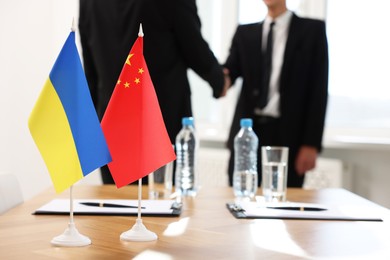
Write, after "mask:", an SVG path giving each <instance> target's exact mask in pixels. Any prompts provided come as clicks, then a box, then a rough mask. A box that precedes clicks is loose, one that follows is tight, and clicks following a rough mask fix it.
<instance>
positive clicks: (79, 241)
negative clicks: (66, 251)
mask: <svg viewBox="0 0 390 260" xmlns="http://www.w3.org/2000/svg"><path fill="white" fill-rule="evenodd" d="M69 201H70V210H69V213H70V221H69V224H68V227H67V228H66V229H65V231H64V233H62V235H59V236H56V237H54V238H53V239H52V240H51V244H52V245H55V246H66V247H74V246H87V245H90V244H91V239H89V238H88V237H86V236H84V235H82V234H80V233H79V231H78V230H77V228H76V225H75V223H74V220H73V185H72V186H70V199H69Z"/></svg>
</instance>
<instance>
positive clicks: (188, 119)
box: [181, 117, 194, 126]
mask: <svg viewBox="0 0 390 260" xmlns="http://www.w3.org/2000/svg"><path fill="white" fill-rule="evenodd" d="M181 123H182V125H192V126H193V125H194V118H193V117H183V118H182V120H181Z"/></svg>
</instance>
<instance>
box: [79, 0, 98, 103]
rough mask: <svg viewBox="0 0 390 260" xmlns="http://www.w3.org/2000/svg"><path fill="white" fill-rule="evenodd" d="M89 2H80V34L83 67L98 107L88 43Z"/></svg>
mask: <svg viewBox="0 0 390 260" xmlns="http://www.w3.org/2000/svg"><path fill="white" fill-rule="evenodd" d="M87 4H88V2H87V1H83V0H81V1H80V11H79V12H80V18H79V32H80V42H81V45H82V49H83V51H82V57H83V67H84V73H85V77H86V78H87V81H88V86H89V91H90V92H91V97H92V101H93V103H94V105H95V108H96V106H97V102H98V97H97V96H98V87H97V81H98V78H97V71H96V69H95V65H94V63H93V59H92V53H91V48H90V46H89V42H88V35H87V33H88V25H87V24H88V22H87V21H86V18H85V17H86V16H87V15H86V13H87V12H89V10H88V6H87Z"/></svg>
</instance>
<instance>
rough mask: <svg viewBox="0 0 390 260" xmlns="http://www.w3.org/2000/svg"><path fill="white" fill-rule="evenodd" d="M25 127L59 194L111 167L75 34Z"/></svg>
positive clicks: (60, 56) (65, 46)
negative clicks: (102, 167) (90, 175)
mask: <svg viewBox="0 0 390 260" xmlns="http://www.w3.org/2000/svg"><path fill="white" fill-rule="evenodd" d="M28 126H29V129H30V132H31V135H32V137H33V139H34V141H35V143H36V145H37V147H38V149H39V151H40V153H41V155H42V157H43V160H44V161H45V164H46V166H47V169H48V171H49V173H50V176H51V179H52V182H53V184H54V188H55V190H56V192H57V193H59V192H62V191H64V190H65V189H67V188H69V187H70V186H71V185H73V184H74V183H75V182H77V181H78V180H80V179H81V178H83V177H84V176H86V175H88V174H89V173H90V172H92V171H93V170H95V169H97V168H99V167H101V166H103V165H105V164H107V163H109V162H110V161H111V156H110V153H109V150H108V146H107V143H106V140H105V138H104V135H103V131H102V129H101V126H100V123H99V119H98V117H97V115H96V111H95V108H94V106H93V103H92V98H91V95H90V92H89V89H88V84H87V80H86V78H85V74H84V71H83V68H82V65H81V61H80V56H79V54H78V51H77V48H76V44H75V33H74V32H71V33H70V34H69V36H68V39H67V40H66V42H65V44H64V46H63V48H62V50H61V52H60V54H59V56H58V58H57V60H56V62H55V64H54V66H53V68H52V70H51V72H50V75H49V78H48V79H47V81H46V83H45V85H44V87H43V90H42V92H41V94H40V96H39V98H38V101H37V102H36V104H35V107H34V109H33V111H32V112H31V115H30V118H29V122H28Z"/></svg>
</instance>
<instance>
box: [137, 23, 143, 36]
mask: <svg viewBox="0 0 390 260" xmlns="http://www.w3.org/2000/svg"><path fill="white" fill-rule="evenodd" d="M138 36H139V37H144V32H143V30H142V23H140V24H139V32H138Z"/></svg>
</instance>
